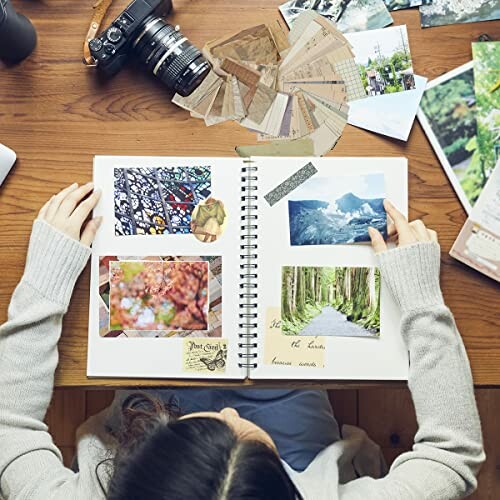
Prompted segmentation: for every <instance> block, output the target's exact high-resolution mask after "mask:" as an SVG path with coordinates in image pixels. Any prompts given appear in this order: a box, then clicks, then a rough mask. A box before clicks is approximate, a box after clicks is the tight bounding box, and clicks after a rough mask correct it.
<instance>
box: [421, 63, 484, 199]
mask: <svg viewBox="0 0 500 500" xmlns="http://www.w3.org/2000/svg"><path fill="white" fill-rule="evenodd" d="M420 108H421V110H422V112H423V113H424V115H425V117H426V119H427V121H428V123H429V125H430V127H431V129H432V132H433V133H434V135H435V136H436V139H437V141H438V142H439V145H440V146H441V149H442V151H443V153H444V155H445V156H446V159H447V160H448V163H449V164H450V166H451V168H452V169H453V173H454V175H455V176H456V178H457V179H458V181H459V182H460V185H461V187H462V189H463V191H464V194H465V196H466V197H467V199H468V200H469V202H470V204H471V205H474V203H475V202H476V200H477V198H478V197H479V194H480V193H481V191H482V189H483V187H484V185H485V183H486V180H487V177H486V176H485V172H484V170H483V168H482V167H481V161H480V158H479V151H478V149H477V139H476V134H477V129H476V96H475V93H474V72H473V69H472V68H471V69H468V70H466V71H464V72H462V73H460V74H458V75H456V76H454V77H453V78H450V79H449V80H446V81H445V82H443V83H441V84H439V85H435V86H433V87H431V88H429V89H428V90H426V91H425V92H424V96H423V98H422V101H421V103H420Z"/></svg>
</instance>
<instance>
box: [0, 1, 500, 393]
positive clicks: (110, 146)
mask: <svg viewBox="0 0 500 500" xmlns="http://www.w3.org/2000/svg"><path fill="white" fill-rule="evenodd" d="M279 3H280V2H279V1H271V0H245V1H243V0H232V1H229V0H228V1H223V0H211V1H209V2H208V1H202V0H178V1H176V2H174V4H175V12H174V14H173V16H172V17H171V22H173V23H176V24H179V25H180V26H181V29H182V31H183V32H184V33H185V34H186V35H187V36H188V37H189V38H190V39H191V41H192V42H193V43H195V44H197V45H198V46H202V45H203V44H204V42H206V41H207V40H210V39H212V38H215V37H218V36H221V35H223V34H226V33H228V32H231V31H234V30H239V29H242V28H245V27H248V26H251V25H253V24H258V23H262V22H265V21H267V20H269V19H272V18H277V17H279V13H278V10H277V6H278V4H279ZM13 4H14V6H15V7H16V8H17V9H18V10H20V11H22V12H23V13H24V14H26V15H28V16H29V17H30V18H31V20H32V21H33V23H34V25H35V26H36V28H37V31H38V36H39V41H38V46H37V48H36V50H35V52H34V54H33V55H32V56H31V57H30V58H29V59H27V60H26V61H24V62H23V63H22V64H20V65H18V66H14V67H5V66H0V142H2V143H4V144H6V145H8V146H9V147H11V148H12V149H14V150H15V151H16V152H17V154H18V158H19V159H18V162H17V164H16V166H15V168H14V169H13V171H12V172H11V174H10V175H9V177H8V179H7V180H6V181H5V183H4V185H3V186H2V188H1V191H0V258H1V266H2V280H1V282H0V300H1V303H2V310H1V314H2V316H1V317H0V320H1V321H3V320H4V319H5V317H6V309H7V304H8V302H9V299H10V296H11V294H12V291H13V289H14V287H15V285H16V283H17V282H18V281H19V279H20V277H21V275H22V272H23V268H24V261H25V253H26V248H27V244H28V238H29V234H30V230H31V224H32V221H33V219H34V217H35V216H36V213H37V211H38V210H39V208H40V207H41V206H42V204H43V203H44V201H45V200H47V199H48V198H49V197H50V195H52V194H53V193H55V192H56V191H58V190H60V189H61V188H62V187H64V186H66V185H67V184H70V183H72V182H75V181H76V182H80V183H81V182H86V181H88V180H90V179H91V176H92V157H93V156H94V155H96V154H106V155H113V154H116V155H193V156H197V155H199V156H235V152H234V148H235V146H238V145H244V144H254V143H255V134H253V133H250V132H248V131H247V130H245V129H244V128H242V127H240V126H238V125H237V124H234V123H226V124H222V125H218V126H214V127H210V128H206V127H205V126H204V124H203V122H201V121H199V120H194V119H191V118H190V116H189V114H188V113H187V112H185V111H183V110H182V109H180V108H177V107H176V106H175V105H173V104H171V103H170V98H171V94H170V93H169V91H168V90H167V89H166V88H165V87H163V86H162V85H161V84H160V83H159V82H158V81H156V80H155V78H154V77H153V76H151V75H149V74H147V73H146V72H145V71H143V70H142V69H141V68H140V67H139V66H138V65H137V64H135V63H133V62H131V64H129V65H128V66H127V67H126V68H125V69H124V70H123V71H122V72H120V74H118V75H117V76H116V77H115V78H113V79H112V80H110V81H103V80H101V79H100V78H99V77H98V75H97V74H96V72H95V70H93V69H91V68H86V67H85V66H84V65H83V64H82V62H81V58H82V42H83V37H84V35H85V33H86V31H87V29H88V23H89V20H90V17H91V6H92V4H93V0H81V1H79V2H75V1H72V0H41V1H35V0H28V1H26V0H25V1H20V0H17V1H16V0H14V1H13ZM125 5H126V2H125V1H120V2H118V1H117V2H116V5H114V6H113V8H112V13H111V14H110V16H109V17H108V20H107V21H106V22H107V23H109V22H110V20H111V18H112V17H114V16H116V15H117V14H118V13H119V12H120V11H121V10H122V9H123V7H124V6H125ZM393 17H394V20H395V24H406V25H407V26H408V32H409V39H410V47H411V52H412V56H413V61H414V68H415V71H416V73H417V74H420V75H424V76H426V77H429V78H431V79H432V78H435V77H437V76H439V75H441V74H443V73H445V72H446V71H449V70H451V69H453V68H455V67H456V66H459V65H460V64H463V63H465V62H467V61H469V60H470V59H471V47H470V43H471V42H472V41H475V40H476V39H477V38H478V36H479V35H480V34H482V33H487V34H489V35H490V36H491V37H492V38H494V39H499V38H500V23H499V22H486V23H474V24H464V25H454V26H444V27H438V28H428V29H425V30H423V29H421V28H420V24H419V15H418V12H417V11H416V10H411V11H401V12H396V13H393ZM381 119H383V117H381ZM330 154H331V155H332V156H406V157H407V158H408V159H409V171H410V175H409V183H410V185H409V193H410V217H411V218H412V219H414V218H421V219H422V220H423V221H424V222H425V223H426V224H428V225H429V226H430V227H432V228H434V229H436V230H437V231H438V234H439V237H440V242H441V246H442V258H441V262H442V287H443V292H444V295H445V299H446V302H447V304H448V306H449V307H450V309H451V310H452V311H453V313H454V314H455V317H456V321H457V324H458V327H459V329H460V331H461V333H462V335H463V338H464V341H465V344H466V346H467V351H468V353H469V356H470V360H471V364H472V370H473V374H474V379H475V382H476V384H478V385H500V314H499V304H500V287H499V286H498V284H496V283H495V282H494V281H492V280H490V279H488V278H485V277H483V276H482V275H481V274H479V273H477V272H474V271H472V270H471V269H469V268H467V267H466V266H464V265H462V264H460V263H459V262H457V261H455V260H454V259H452V258H451V257H449V256H448V252H449V250H450V247H451V245H452V243H453V241H454V240H455V238H456V236H457V235H458V232H459V230H460V228H461V226H462V224H463V223H464V221H465V219H466V216H465V212H464V210H463V209H462V206H461V205H460V203H459V201H458V199H457V197H456V195H455V193H454V191H453V189H452V188H451V186H450V184H449V182H448V180H447V178H446V176H445V174H444V172H443V170H442V169H441V167H440V164H439V162H438V160H437V158H436V156H435V155H434V153H433V151H432V149H431V147H430V145H429V143H428V141H427V139H426V137H425V135H424V133H423V132H422V129H421V128H420V126H419V124H418V123H416V124H415V126H414V128H413V131H412V133H411V136H410V139H409V141H408V142H407V143H401V142H399V141H396V140H391V139H387V138H384V137H382V136H378V135H375V134H372V133H370V132H366V131H363V130H360V129H356V128H354V127H351V126H348V127H347V128H346V130H345V132H344V134H343V136H342V138H341V140H340V142H339V144H338V145H337V147H336V148H335V150H334V151H332V152H331V153H330ZM88 288H89V269H88V267H87V269H86V270H85V272H84V273H83V276H82V278H81V279H80V280H79V282H78V285H77V287H76V291H75V294H74V298H73V301H72V303H71V306H70V309H69V312H68V314H67V316H66V318H65V322H64V332H63V335H62V338H61V341H60V366H59V369H58V372H57V375H56V385H58V386H78V385H80V386H90V385H131V384H134V385H157V384H158V383H164V384H168V385H177V384H179V383H184V384H185V383H186V382H175V381H161V382H160V381H156V380H155V381H152V380H134V381H132V380H110V379H92V380H90V379H87V377H86V357H87V318H88ZM188 383H189V384H191V382H188ZM283 383H286V384H287V385H288V384H290V381H285V382H283ZM317 383H318V385H325V386H330V387H334V386H338V385H339V383H338V382H335V383H331V382H328V383H326V382H325V383H322V382H321V381H318V382H317ZM193 385H195V384H194V383H193ZM224 385H228V383H227V382H225V383H224ZM272 385H276V383H273V384H272ZM297 385H301V384H299V383H297ZM307 385H311V384H310V383H308V384H307ZM342 385H343V384H342ZM346 385H347V384H346ZM354 385H355V386H356V387H358V386H359V385H360V384H354ZM367 385H368V386H370V385H372V384H367Z"/></svg>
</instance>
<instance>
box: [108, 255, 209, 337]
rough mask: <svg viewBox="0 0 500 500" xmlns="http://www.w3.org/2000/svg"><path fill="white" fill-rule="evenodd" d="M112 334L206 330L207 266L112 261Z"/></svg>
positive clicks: (110, 274) (110, 280) (110, 320)
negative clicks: (122, 331) (138, 331)
mask: <svg viewBox="0 0 500 500" xmlns="http://www.w3.org/2000/svg"><path fill="white" fill-rule="evenodd" d="M109 283H110V290H109V328H110V330H147V331H155V330H207V329H208V262H206V261H200V262H165V261H161V260H160V261H111V262H110V263H109Z"/></svg>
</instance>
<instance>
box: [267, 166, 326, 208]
mask: <svg viewBox="0 0 500 500" xmlns="http://www.w3.org/2000/svg"><path fill="white" fill-rule="evenodd" d="M317 172H318V169H317V168H316V167H315V166H314V165H313V164H312V163H311V162H309V163H308V164H307V165H304V166H303V167H302V168H301V169H299V170H297V172H295V173H294V174H293V175H291V176H290V177H289V178H288V179H286V180H285V181H283V182H282V183H281V184H280V185H279V186H277V187H275V188H274V189H273V190H272V191H270V192H269V193H267V194H266V195H265V196H264V199H265V200H266V201H267V202H268V203H269V205H270V206H271V207H272V206H273V205H275V204H276V203H278V201H280V200H281V199H283V198H284V197H285V196H286V195H288V194H290V193H291V192H292V191H293V190H294V189H296V188H298V187H299V186H300V185H301V184H302V183H304V182H305V181H307V180H308V179H310V178H311V177H312V176H313V175H314V174H316V173H317Z"/></svg>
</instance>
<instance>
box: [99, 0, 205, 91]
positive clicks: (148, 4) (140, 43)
mask: <svg viewBox="0 0 500 500" xmlns="http://www.w3.org/2000/svg"><path fill="white" fill-rule="evenodd" d="M171 9H172V2H171V0H134V1H133V2H132V3H131V4H130V5H129V6H128V7H127V8H126V9H125V10H124V11H123V12H122V13H121V14H120V15H119V16H118V17H117V18H116V19H115V20H114V21H113V22H112V23H111V25H110V26H109V27H108V28H107V29H105V30H104V31H103V32H102V33H101V34H100V35H99V36H98V37H96V38H93V39H92V40H90V41H89V49H90V54H91V55H92V57H93V59H94V61H95V64H96V66H97V68H98V69H100V70H101V71H102V72H103V73H104V74H105V75H107V76H113V75H116V73H118V72H119V71H120V70H121V69H122V68H123V66H124V65H125V63H126V62H127V60H128V58H129V55H130V54H135V55H136V56H137V57H138V59H139V60H140V61H141V62H142V63H144V64H145V66H146V67H147V69H148V70H150V71H151V72H152V73H153V74H154V75H155V76H157V77H158V78H159V79H160V80H161V81H162V82H163V83H164V84H165V85H167V86H168V87H169V88H172V89H174V90H175V91H176V92H178V93H179V94H181V95H182V96H187V95H189V94H190V93H191V92H192V91H193V90H194V89H195V88H196V87H197V86H198V85H199V84H200V83H201V82H202V81H203V79H204V78H205V76H206V75H207V74H208V72H209V71H210V65H209V63H208V61H206V60H205V58H204V57H203V56H202V54H201V52H200V51H199V50H198V49H197V48H196V47H194V46H193V45H191V43H190V42H189V41H188V40H187V38H186V37H184V35H182V33H180V31H179V30H178V28H174V27H173V26H172V25H170V24H168V23H167V22H165V20H164V19H163V16H164V15H166V14H168V13H169V12H170V11H171Z"/></svg>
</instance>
